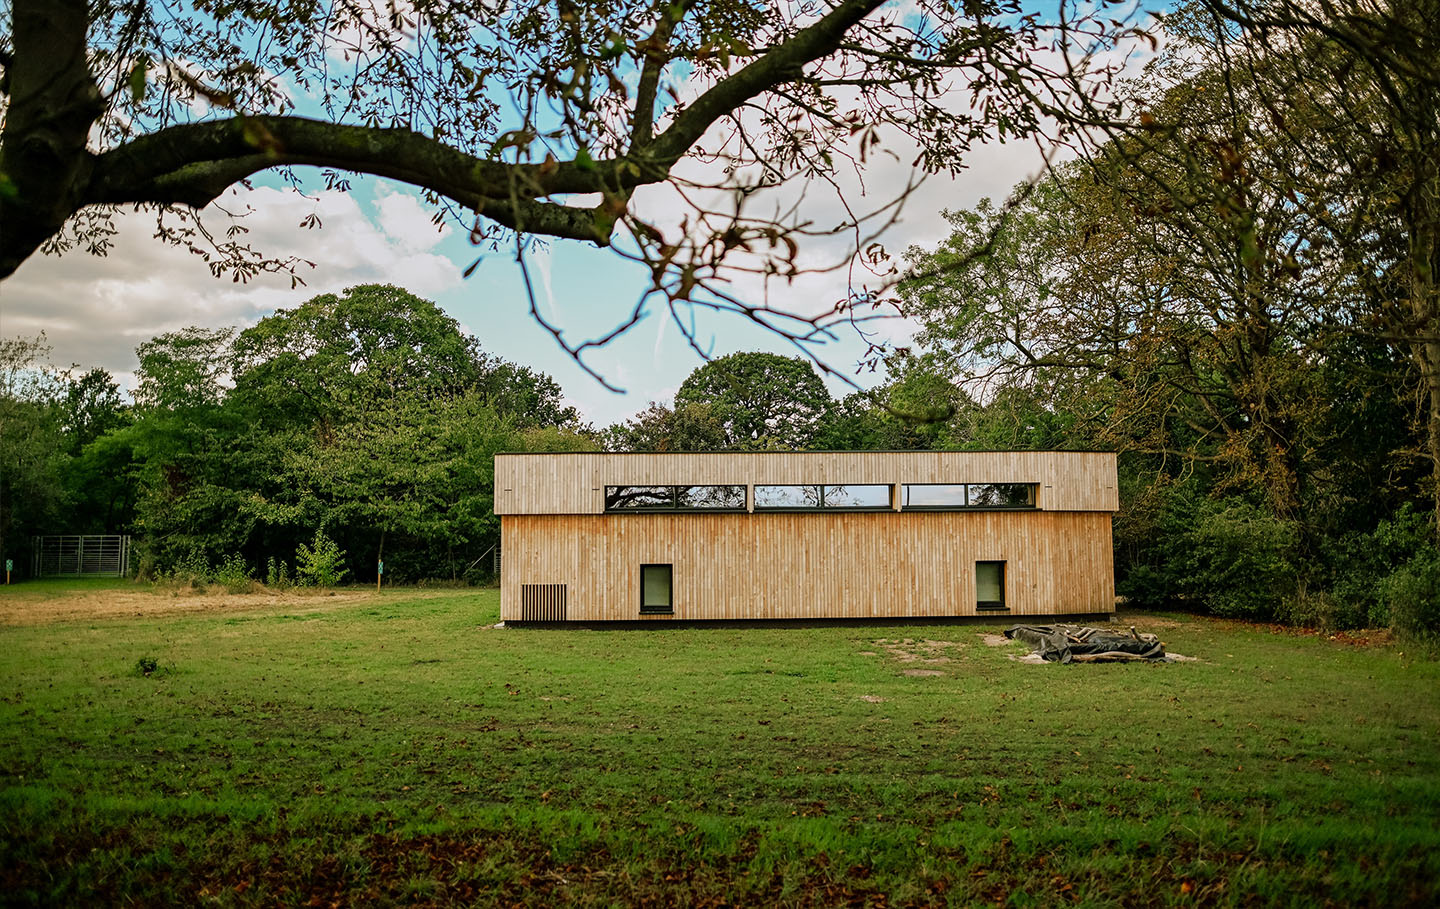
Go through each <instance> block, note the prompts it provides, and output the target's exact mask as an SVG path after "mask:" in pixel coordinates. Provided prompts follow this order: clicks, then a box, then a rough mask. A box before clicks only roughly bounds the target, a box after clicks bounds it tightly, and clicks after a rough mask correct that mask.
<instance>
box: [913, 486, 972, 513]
mask: <svg viewBox="0 0 1440 909" xmlns="http://www.w3.org/2000/svg"><path fill="white" fill-rule="evenodd" d="M905 507H906V508H964V507H965V484H964V483H957V484H954V485H949V486H946V485H941V484H939V483H923V484H922V483H914V484H910V485H908V486H906V487H905Z"/></svg>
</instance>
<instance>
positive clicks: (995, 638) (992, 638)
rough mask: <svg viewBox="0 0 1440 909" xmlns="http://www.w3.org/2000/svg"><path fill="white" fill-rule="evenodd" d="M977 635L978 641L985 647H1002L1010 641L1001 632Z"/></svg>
mask: <svg viewBox="0 0 1440 909" xmlns="http://www.w3.org/2000/svg"><path fill="white" fill-rule="evenodd" d="M979 637H980V643H982V644H984V645H985V646H986V647H1004V646H1005V645H1006V644H1008V643H1010V639H1009V638H1007V637H1005V635H1003V634H982V635H980V636H979Z"/></svg>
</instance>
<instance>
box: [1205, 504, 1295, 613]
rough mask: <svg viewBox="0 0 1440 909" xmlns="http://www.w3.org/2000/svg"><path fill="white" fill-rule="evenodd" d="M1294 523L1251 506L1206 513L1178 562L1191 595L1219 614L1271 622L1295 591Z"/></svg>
mask: <svg viewBox="0 0 1440 909" xmlns="http://www.w3.org/2000/svg"><path fill="white" fill-rule="evenodd" d="M1298 536H1299V535H1298V533H1297V530H1296V527H1295V525H1294V524H1293V523H1292V522H1289V521H1283V520H1281V519H1279V518H1275V517H1272V516H1270V515H1268V514H1266V513H1265V512H1264V511H1262V510H1260V509H1259V508H1256V507H1254V506H1253V505H1248V504H1243V503H1241V504H1231V505H1229V506H1227V507H1226V508H1224V510H1221V511H1212V512H1210V513H1208V514H1204V515H1203V516H1202V517H1201V518H1200V521H1199V523H1198V524H1197V525H1196V527H1195V529H1194V530H1193V531H1192V532H1191V533H1190V534H1189V539H1188V540H1187V541H1186V543H1187V550H1188V551H1187V552H1186V553H1185V557H1184V558H1183V559H1182V560H1181V562H1180V567H1181V569H1182V570H1183V571H1184V572H1185V578H1186V582H1185V586H1187V587H1188V588H1189V593H1190V594H1191V595H1192V596H1193V597H1195V598H1196V599H1197V600H1199V601H1201V602H1202V603H1204V604H1205V605H1206V606H1207V607H1208V608H1209V609H1210V611H1211V612H1213V613H1215V614H1216V615H1222V616H1230V617H1233V618H1246V619H1269V618H1273V617H1274V616H1275V613H1276V612H1277V610H1278V609H1279V606H1280V604H1281V602H1283V601H1284V600H1285V599H1286V598H1287V597H1290V596H1291V595H1293V594H1294V592H1295V587H1296V580H1297V576H1298V572H1297V571H1296V567H1295V546H1296V543H1297V541H1298Z"/></svg>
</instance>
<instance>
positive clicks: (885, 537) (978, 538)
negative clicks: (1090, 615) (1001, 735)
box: [502, 512, 1115, 621]
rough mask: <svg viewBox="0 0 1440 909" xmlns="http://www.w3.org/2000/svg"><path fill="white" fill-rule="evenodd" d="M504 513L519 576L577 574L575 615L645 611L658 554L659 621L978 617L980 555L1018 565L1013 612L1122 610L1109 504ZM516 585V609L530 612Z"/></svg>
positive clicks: (572, 598)
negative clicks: (667, 578)
mask: <svg viewBox="0 0 1440 909" xmlns="http://www.w3.org/2000/svg"><path fill="white" fill-rule="evenodd" d="M502 523H503V531H502V532H503V533H504V534H505V535H506V540H507V543H508V544H510V549H509V550H508V553H509V554H508V555H507V558H509V559H510V564H509V566H508V568H509V570H510V572H511V577H512V578H513V577H517V576H518V577H522V578H539V577H548V578H564V579H565V581H566V585H567V588H568V594H569V599H568V603H567V609H566V618H568V619H569V620H571V621H604V620H616V619H624V620H633V619H639V618H641V616H640V614H639V602H640V586H639V585H640V570H639V566H640V565H642V564H656V563H660V564H664V563H669V564H672V565H673V566H674V603H675V609H674V614H673V615H666V616H646V617H645V619H646V620H647V621H664V620H667V619H752V618H753V619H804V618H879V617H887V616H903V617H910V616H914V617H921V616H934V617H942V616H956V615H974V614H976V608H975V606H976V600H975V563H976V562H980V561H1003V562H1005V563H1006V566H1005V585H1006V590H1005V604H1006V606H1007V607H1008V613H1007V614H1009V615H1055V614H1063V613H1082V612H1110V611H1113V610H1114V608H1115V607H1114V575H1113V565H1114V561H1113V554H1112V549H1111V543H1110V515H1109V514H1105V513H1095V512H1088V513H1087V512H1060V513H1052V514H1037V513H1035V512H1028V513H1014V512H974V513H965V512H925V513H909V514H905V513H902V514H894V513H863V514H834V515H831V514H817V513H808V512H807V513H780V514H727V515H704V514H677V515H663V514H644V515H621V516H613V515H511V516H506V517H505V518H503V519H502ZM517 540H524V541H525V543H524V544H523V545H515V542H514V541H517ZM503 594H504V590H503V589H502V617H503V618H505V619H506V620H507V621H513V620H517V619H522V615H521V613H520V612H519V611H518V610H517V611H512V610H511V609H510V608H509V604H508V603H505V602H503V599H504V596H503Z"/></svg>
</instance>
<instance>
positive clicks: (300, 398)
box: [0, 285, 594, 582]
mask: <svg viewBox="0 0 1440 909" xmlns="http://www.w3.org/2000/svg"><path fill="white" fill-rule="evenodd" d="M3 345H4V346H3V347H0V382H3V388H0V446H3V448H0V465H4V467H3V469H0V534H3V537H0V549H3V552H4V555H5V557H6V558H11V559H13V560H14V561H15V562H16V564H17V566H18V567H21V568H22V569H23V568H25V567H28V565H29V559H28V555H29V547H30V537H31V535H32V534H40V533H131V534H134V535H135V538H136V543H137V547H138V551H137V555H138V559H137V560H136V564H138V566H139V570H140V571H141V573H142V574H145V575H156V574H164V573H170V572H184V573H187V574H191V575H202V574H206V573H211V574H213V573H215V572H222V571H223V572H224V573H225V574H227V575H228V576H230V577H232V578H233V577H234V576H235V575H236V573H237V571H238V572H239V573H240V575H241V576H243V575H244V574H246V573H248V574H249V575H251V576H254V577H256V578H257V579H259V580H265V579H266V578H267V576H268V577H269V578H270V579H277V578H279V577H281V576H283V577H287V578H293V577H295V572H296V563H295V559H296V556H297V553H298V554H299V555H301V556H302V557H306V556H308V557H309V558H310V559H311V560H313V558H314V553H315V552H317V551H321V550H322V547H323V551H326V552H333V551H335V550H337V549H338V550H339V551H341V552H343V553H344V554H345V555H344V556H343V557H341V558H339V559H338V561H337V563H336V570H343V571H344V572H345V576H346V577H348V578H349V579H354V580H373V579H374V577H375V569H376V562H377V561H378V560H380V559H381V558H383V559H384V561H385V566H386V568H385V575H386V579H387V580H391V581H396V582H405V581H414V580H418V579H425V578H446V579H470V580H476V579H480V578H483V577H485V576H487V575H488V574H489V573H490V570H491V566H492V564H493V555H492V552H491V547H492V546H494V545H495V544H496V543H497V542H498V539H499V523H498V520H497V519H496V517H495V515H494V514H493V511H492V494H493V488H494V484H493V469H494V466H493V464H494V462H493V455H494V453H495V452H497V451H502V450H513V451H524V450H563V449H566V448H592V447H593V446H594V442H593V440H592V439H591V438H590V437H589V436H586V435H583V434H582V433H583V432H584V431H585V430H586V427H584V426H583V425H582V424H581V422H580V419H579V415H578V414H577V413H576V411H575V410H574V409H573V408H571V407H567V406H565V405H564V404H563V402H562V400H561V394H560V388H559V386H558V385H557V384H556V383H555V382H554V380H553V379H551V378H550V377H548V376H546V375H543V374H541V373H538V372H535V371H533V370H531V369H529V368H528V367H525V366H520V365H517V364H515V363H510V362H507V361H505V360H503V359H500V358H497V357H495V356H493V355H490V354H487V353H485V352H483V351H481V350H480V348H479V346H478V344H477V343H476V341H475V340H474V339H473V338H470V337H467V336H466V335H464V334H463V333H462V332H461V331H460V328H459V326H458V324H457V323H456V322H455V321H454V320H453V319H451V318H450V317H449V316H447V315H445V314H444V313H443V312H442V311H440V310H439V309H438V308H437V307H436V306H435V305H434V304H433V303H430V302H428V301H425V300H421V299H419V298H418V297H415V296H413V295H411V294H409V293H406V292H405V291H403V290H400V289H398V288H395V287H388V286H375V285H371V286H362V287H354V288H351V289H349V290H347V291H346V292H345V293H344V294H341V295H338V296H337V295H333V294H332V295H324V296H319V297H316V298H314V299H312V300H310V301H308V302H306V303H304V304H302V305H300V306H298V307H296V308H295V309H292V310H279V311H277V312H276V313H275V314H274V315H272V316H269V317H268V318H265V319H262V320H261V321H260V322H259V323H258V324H257V325H255V326H254V327H253V328H249V329H246V330H244V331H240V332H236V331H235V330H233V329H228V328H222V329H207V328H198V327H197V328H187V329H184V330H182V331H177V332H171V333H167V334H162V335H160V336H159V337H156V338H154V339H152V340H150V341H147V342H145V343H144V344H142V345H140V347H139V349H138V351H137V353H138V355H139V360H140V368H139V371H138V373H137V380H138V382H137V387H136V389H135V393H134V401H133V403H127V402H125V400H124V397H123V396H122V395H121V393H120V389H119V387H118V385H117V384H116V382H115V381H114V380H113V378H112V377H111V376H110V375H109V374H107V373H106V372H104V371H103V370H99V369H95V370H91V371H89V372H84V373H76V372H74V371H60V370H56V369H54V368H51V367H49V366H48V365H47V363H46V354H47V351H46V349H45V347H44V344H43V340H41V339H31V340H16V339H12V340H7V341H4V342H3ZM317 535H318V536H317Z"/></svg>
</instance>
